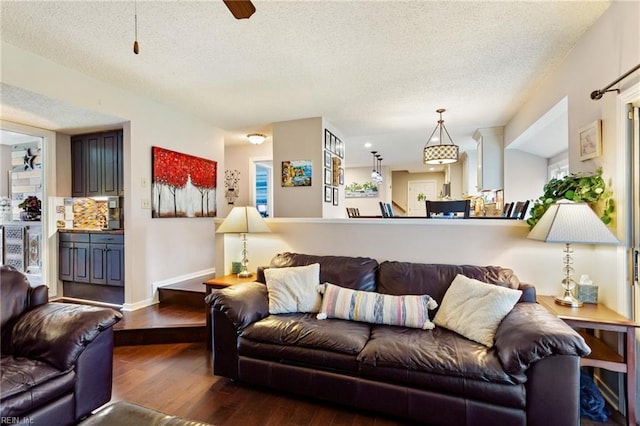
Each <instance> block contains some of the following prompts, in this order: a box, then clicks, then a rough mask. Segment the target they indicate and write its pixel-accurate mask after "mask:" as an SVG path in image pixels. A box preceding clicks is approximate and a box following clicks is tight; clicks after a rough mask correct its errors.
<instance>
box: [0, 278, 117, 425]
mask: <svg viewBox="0 0 640 426" xmlns="http://www.w3.org/2000/svg"><path fill="white" fill-rule="evenodd" d="M0 308H1V310H0V317H1V323H0V330H1V333H2V352H1V357H0V372H1V375H0V417H1V418H2V419H3V424H4V422H5V421H6V422H7V423H12V424H18V423H19V424H56V425H69V424H75V423H77V421H78V420H80V419H82V418H83V417H85V416H87V415H88V414H90V412H91V411H92V410H94V409H96V408H98V407H100V406H101V405H103V404H105V403H106V402H108V401H109V400H110V399H111V385H112V373H113V329H112V326H113V325H114V324H115V323H116V322H118V321H119V320H120V319H121V318H122V314H120V313H119V312H117V311H115V310H113V309H109V308H99V307H94V306H85V305H76V304H69V303H49V301H48V292H47V287H46V286H44V285H42V286H37V287H32V286H31V285H30V284H29V281H28V280H27V278H26V277H25V276H24V275H23V274H22V273H20V272H19V271H17V270H16V269H14V268H12V267H11V266H2V267H0ZM54 419H55V420H54ZM52 422H53V423H52Z"/></svg>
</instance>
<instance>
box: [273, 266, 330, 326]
mask: <svg viewBox="0 0 640 426" xmlns="http://www.w3.org/2000/svg"><path fill="white" fill-rule="evenodd" d="M264 277H265V281H266V282H267V294H268V296H269V313H270V314H288V313H294V312H318V311H319V310H320V305H321V303H322V296H321V295H320V293H319V292H318V286H319V285H320V264H319V263H313V264H311V265H307V266H292V267H289V268H268V269H265V270H264Z"/></svg>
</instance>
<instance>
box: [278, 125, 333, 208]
mask: <svg viewBox="0 0 640 426" xmlns="http://www.w3.org/2000/svg"><path fill="white" fill-rule="evenodd" d="M272 128H273V176H274V181H275V182H274V185H273V207H274V210H273V213H274V216H275V217H322V212H323V205H322V203H323V201H322V200H323V193H322V190H323V181H324V176H323V173H324V169H323V162H324V158H323V157H322V155H323V153H322V148H323V146H324V142H323V134H324V129H323V123H322V118H320V117H316V118H305V119H301V120H293V121H281V122H277V123H273V127H272ZM290 160H311V161H312V176H311V186H299V187H283V186H282V180H281V176H282V162H283V161H290Z"/></svg>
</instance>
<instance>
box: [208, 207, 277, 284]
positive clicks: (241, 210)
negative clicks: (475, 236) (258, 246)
mask: <svg viewBox="0 0 640 426" xmlns="http://www.w3.org/2000/svg"><path fill="white" fill-rule="evenodd" d="M258 232H271V229H269V225H267V222H265V220H264V219H263V218H262V216H260V213H259V212H258V210H256V208H255V207H234V208H233V209H232V210H231V212H229V215H227V218H226V219H225V220H224V222H222V225H220V227H219V228H218V229H217V230H216V234H241V238H242V262H241V263H242V269H241V271H240V272H239V273H238V278H248V277H250V276H252V275H253V274H252V273H251V272H249V271H248V270H247V265H248V264H249V260H248V259H247V234H253V233H258Z"/></svg>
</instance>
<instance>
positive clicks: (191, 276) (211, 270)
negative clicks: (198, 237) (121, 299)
mask: <svg viewBox="0 0 640 426" xmlns="http://www.w3.org/2000/svg"><path fill="white" fill-rule="evenodd" d="M215 273H216V268H209V269H203V270H201V271H196V272H192V273H190V274H185V275H179V276H177V277H173V278H169V279H166V280H161V281H154V282H152V283H151V291H152V293H151V294H152V295H153V299H152V300H153V303H158V288H159V287H164V286H167V285H171V284H178V283H181V282H184V281H189V280H193V279H195V278H199V277H203V276H205V275H213V274H215ZM138 309H139V308H138Z"/></svg>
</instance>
